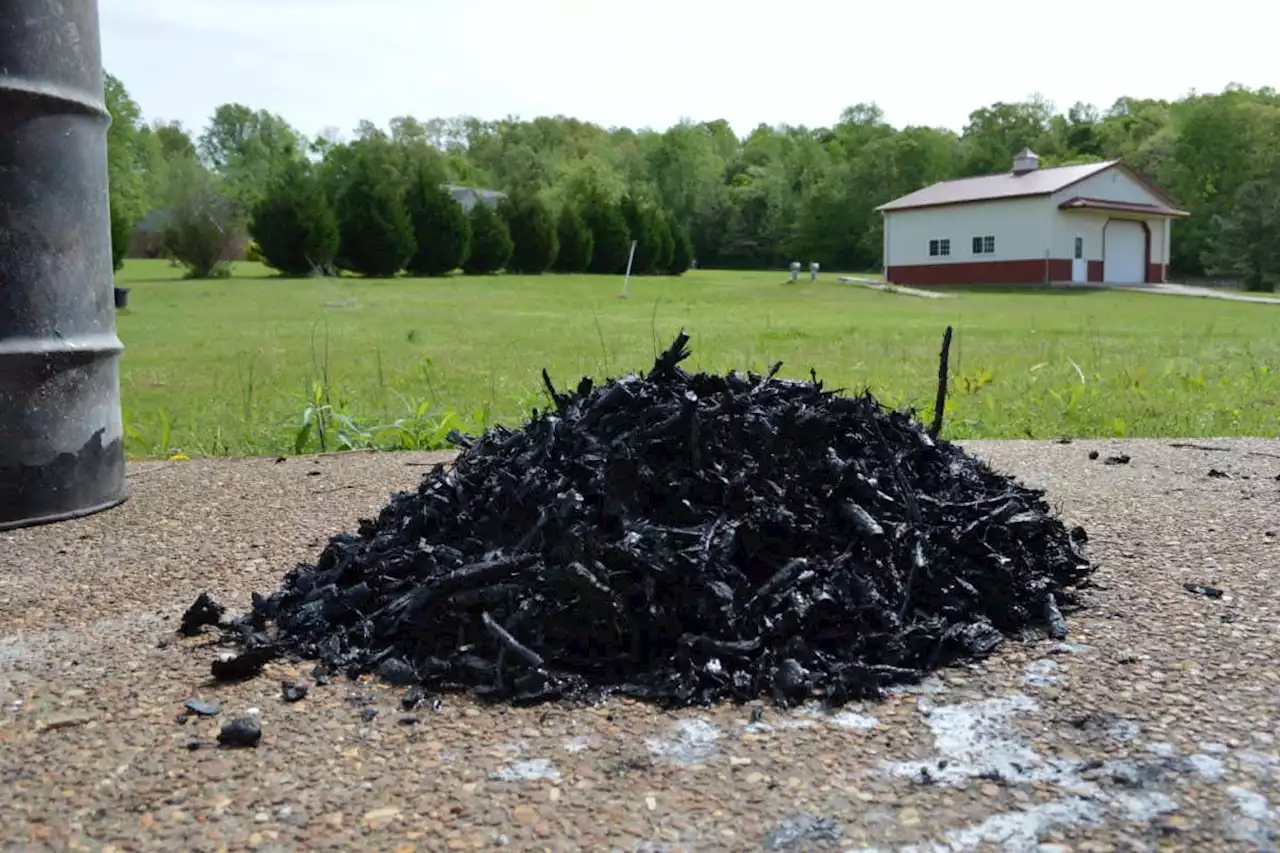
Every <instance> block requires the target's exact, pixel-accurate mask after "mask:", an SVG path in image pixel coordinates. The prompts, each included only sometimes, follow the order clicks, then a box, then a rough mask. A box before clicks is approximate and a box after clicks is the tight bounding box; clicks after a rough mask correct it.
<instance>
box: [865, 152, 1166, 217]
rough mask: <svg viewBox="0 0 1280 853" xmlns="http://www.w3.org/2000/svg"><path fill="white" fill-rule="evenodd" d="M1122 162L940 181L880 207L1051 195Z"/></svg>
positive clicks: (899, 208)
mask: <svg viewBox="0 0 1280 853" xmlns="http://www.w3.org/2000/svg"><path fill="white" fill-rule="evenodd" d="M1119 163H1120V161H1119V160H1104V161H1103V162H1101V163H1080V164H1076V165H1074V166H1053V167H1050V168H1047V169H1035V170H1033V171H1030V172H1023V173H1021V174H1015V173H1013V172H1001V173H999V174H996V175H979V176H978V177H976V178H957V179H956V180H953V181H939V182H938V183H936V184H933V185H932V186H928V187H925V188H924V189H922V190H916V191H915V192H913V193H910V194H908V195H904V196H902V197H901V198H895V199H894V200H893V201H891V202H888V203H886V204H882V205H880V206H879V207H877V208H876V210H881V211H883V210H909V209H911V208H916V207H939V206H942V205H947V204H965V203H968V202H975V201H993V200H995V199H1005V198H1027V197H1031V196H1040V195H1051V194H1053V193H1056V192H1057V191H1058V190H1060V189H1064V188H1065V187H1069V186H1071V185H1072V184H1076V183H1079V182H1080V181H1083V180H1084V179H1085V178H1089V177H1092V176H1094V175H1096V174H1098V173H1099V172H1105V171H1106V170H1107V169H1110V168H1111V167H1112V166H1115V165H1118V164H1119ZM1144 183H1146V182H1145V181H1144ZM1151 189H1152V190H1153V192H1155V193H1156V194H1157V195H1158V196H1161V197H1163V195H1164V194H1163V193H1161V192H1159V190H1156V189H1155V188H1154V187H1152V188H1151Z"/></svg>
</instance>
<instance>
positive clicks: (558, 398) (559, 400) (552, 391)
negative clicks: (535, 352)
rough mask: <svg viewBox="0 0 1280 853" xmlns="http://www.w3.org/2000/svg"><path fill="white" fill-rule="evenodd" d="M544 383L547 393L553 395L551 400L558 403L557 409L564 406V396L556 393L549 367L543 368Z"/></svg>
mask: <svg viewBox="0 0 1280 853" xmlns="http://www.w3.org/2000/svg"><path fill="white" fill-rule="evenodd" d="M542 384H543V385H545V386H546V388H547V393H548V394H550V395H551V402H553V403H555V404H556V409H557V410H560V409H563V408H564V398H562V397H561V396H560V395H559V394H557V393H556V386H555V385H554V384H552V382H551V376H550V374H548V373H547V369H546V368H545V367H544V368H542Z"/></svg>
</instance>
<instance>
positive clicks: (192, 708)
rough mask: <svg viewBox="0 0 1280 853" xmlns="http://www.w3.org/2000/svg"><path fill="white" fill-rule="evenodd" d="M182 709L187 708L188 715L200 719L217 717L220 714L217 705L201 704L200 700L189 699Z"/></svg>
mask: <svg viewBox="0 0 1280 853" xmlns="http://www.w3.org/2000/svg"><path fill="white" fill-rule="evenodd" d="M182 707H184V708H186V709H187V712H188V713H190V714H195V715H196V716H198V717H215V716H217V714H218V706H217V705H211V704H209V703H208V702H201V701H200V700H199V699H188V700H187V701H185V702H183V703H182Z"/></svg>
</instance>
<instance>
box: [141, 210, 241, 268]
mask: <svg viewBox="0 0 1280 853" xmlns="http://www.w3.org/2000/svg"><path fill="white" fill-rule="evenodd" d="M168 224H169V212H168V211H167V210H165V209H163V208H159V207H157V208H155V209H153V210H152V211H151V212H150V213H148V214H147V215H146V216H144V217H142V221H141V222H139V223H138V225H137V227H135V228H134V229H133V236H132V237H131V238H130V239H129V251H128V252H126V253H125V257H127V258H163V257H165V251H164V229H165V226H166V225H168ZM248 245H249V237H248V235H245V234H239V235H237V236H236V238H235V239H234V240H233V241H232V242H231V244H230V246H229V247H228V248H227V251H226V253H225V255H224V257H225V258H226V260H229V261H238V260H241V259H242V258H244V253H245V249H246V248H248Z"/></svg>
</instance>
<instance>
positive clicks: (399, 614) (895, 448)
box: [224, 333, 1096, 719]
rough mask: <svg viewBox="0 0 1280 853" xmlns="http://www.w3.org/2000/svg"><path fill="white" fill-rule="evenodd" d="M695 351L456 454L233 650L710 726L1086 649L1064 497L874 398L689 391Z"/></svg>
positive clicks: (238, 632) (568, 394)
mask: <svg viewBox="0 0 1280 853" xmlns="http://www.w3.org/2000/svg"><path fill="white" fill-rule="evenodd" d="M687 343H688V338H687V337H686V336H685V335H684V334H683V333H681V334H680V336H678V337H677V339H676V341H675V343H674V344H673V345H672V346H671V347H670V348H669V349H668V350H667V351H666V352H664V353H663V354H662V355H660V356H659V357H658V358H657V359H656V361H655V363H654V365H653V368H652V369H651V370H650V371H649V372H647V373H645V374H632V375H628V376H624V377H622V378H620V379H614V380H609V381H607V382H604V383H600V384H597V383H596V382H595V381H594V380H592V379H591V378H589V377H588V378H584V379H583V380H582V381H581V382H579V383H578V384H577V386H576V387H574V388H566V389H563V390H556V389H555V388H554V386H551V385H550V382H549V377H548V380H547V382H546V384H547V385H548V386H550V387H549V397H548V402H549V407H548V408H547V409H546V410H545V411H541V412H535V413H534V414H533V416H532V418H531V420H530V421H529V422H528V423H527V424H526V425H525V426H524V427H523V428H521V429H509V428H506V427H502V426H498V427H494V428H492V429H490V430H489V431H488V432H486V433H485V434H484V435H482V436H473V437H462V436H455V441H456V442H457V443H458V444H459V445H461V446H462V447H463V450H462V452H461V453H460V454H459V456H458V457H457V460H456V462H455V463H454V464H453V465H452V466H451V467H447V468H446V467H445V466H437V467H435V468H434V469H432V470H431V471H430V472H429V473H428V474H427V475H426V476H425V477H424V478H423V479H422V481H421V483H420V484H419V486H418V487H417V489H416V490H414V491H410V492H403V493H399V494H396V495H394V496H392V498H391V500H390V502H389V503H388V504H387V505H386V506H385V507H384V508H383V509H382V511H381V512H380V513H379V515H378V517H377V518H376V519H365V520H362V521H361V522H360V523H359V525H358V528H357V530H355V531H351V532H346V533H341V534H338V535H336V536H334V537H333V538H332V539H330V541H329V544H328V546H327V547H326V548H325V549H324V551H323V553H321V554H320V556H319V559H318V560H317V561H316V562H315V564H314V565H311V564H304V565H299V566H297V567H296V568H294V569H293V570H292V571H290V572H289V573H288V574H287V575H286V576H285V578H284V583H283V586H282V588H281V589H280V590H279V591H277V592H275V593H273V594H271V595H270V596H267V597H262V596H256V597H255V598H254V601H253V608H252V610H251V612H250V613H248V614H247V615H245V616H244V617H241V619H239V620H236V621H235V623H233V624H232V625H229V626H227V627H226V629H225V633H224V637H225V638H226V639H228V641H230V642H231V643H233V644H238V645H239V646H240V647H241V648H242V649H244V650H245V654H253V655H257V656H258V657H265V656H273V655H287V656H291V657H301V658H304V659H311V660H314V661H316V662H317V663H318V664H319V665H320V666H318V667H317V670H316V671H315V672H314V673H313V676H314V677H315V678H316V680H317V683H321V678H328V677H329V675H330V673H338V672H342V673H345V674H347V675H348V676H351V677H355V676H357V675H361V674H364V673H374V674H377V675H378V676H380V677H381V678H382V679H384V680H385V681H388V682H391V683H393V684H398V685H403V686H406V687H414V686H417V687H419V688H421V692H422V693H424V694H425V693H437V692H447V691H457V690H465V689H472V690H475V691H476V692H477V693H478V694H479V695H481V696H482V697H485V698H489V699H496V700H506V701H512V702H517V703H535V702H544V701H549V700H556V699H568V700H573V701H578V700H588V701H590V700H593V699H598V698H601V697H604V696H607V695H610V694H621V695H627V696H633V697H637V698H642V699H647V700H652V701H656V702H660V703H663V704H666V705H669V706H685V705H691V704H702V703H708V702H713V701H716V700H719V699H736V700H740V701H746V700H753V699H758V698H760V697H762V696H768V695H772V696H774V698H775V701H776V702H778V703H779V704H782V705H787V704H792V703H796V702H801V701H804V700H806V699H807V698H809V697H815V696H816V697H821V698H823V699H825V700H827V701H828V702H829V703H831V704H841V703H843V702H846V701H848V700H850V699H858V698H868V697H874V696H877V695H880V693H881V692H882V690H883V689H884V688H885V687H888V686H890V685H892V684H896V683H903V682H916V681H919V680H920V678H921V677H923V675H924V674H925V673H927V672H929V671H930V670H933V669H936V668H939V667H942V666H946V665H949V664H952V663H956V662H960V661H964V660H970V659H974V658H981V657H984V656H986V655H989V654H991V653H992V652H993V651H994V650H995V649H996V648H997V647H998V646H999V645H1000V643H1001V641H1002V640H1003V639H1004V637H1006V636H1017V635H1019V634H1020V633H1021V632H1022V631H1024V630H1026V629H1028V628H1032V627H1036V628H1041V629H1047V630H1048V631H1049V632H1050V633H1052V634H1054V635H1058V634H1061V633H1062V629H1063V624H1062V621H1061V616H1062V613H1063V612H1069V611H1070V610H1071V609H1073V608H1074V607H1076V606H1077V605H1078V604H1079V597H1078V591H1079V590H1080V589H1083V588H1085V587H1088V586H1091V581H1090V578H1091V575H1092V573H1093V571H1094V567H1093V565H1092V564H1091V562H1090V560H1089V559H1088V558H1087V557H1086V555H1085V553H1084V550H1083V548H1084V544H1085V542H1086V540H1087V538H1088V537H1087V536H1086V535H1085V532H1084V531H1083V530H1082V529H1080V528H1074V529H1070V530H1069V529H1068V528H1067V527H1066V526H1064V525H1063V523H1062V522H1061V521H1060V520H1059V519H1058V518H1056V517H1055V516H1054V515H1053V514H1052V511H1051V508H1050V507H1049V505H1048V503H1047V502H1046V501H1045V499H1044V494H1043V492H1042V491H1040V490H1036V489H1031V488H1028V487H1026V486H1023V485H1022V484H1020V483H1018V482H1017V481H1016V480H1014V479H1012V478H1009V477H1006V476H1004V475H1002V474H999V473H997V472H996V471H994V470H992V469H991V468H990V467H988V466H987V465H986V464H985V463H984V462H982V461H980V460H978V459H977V458H975V457H973V456H970V455H969V454H968V453H966V452H965V451H964V450H962V449H961V448H960V447H958V446H956V445H954V444H952V443H950V442H948V441H946V440H944V439H941V438H933V437H931V436H930V435H929V434H928V432H927V431H926V430H925V429H924V428H923V427H922V426H921V425H920V423H919V422H917V421H916V420H914V418H913V417H912V415H911V414H910V413H903V412H892V411H889V410H886V409H884V408H883V407H881V406H880V404H879V403H878V402H877V401H876V400H875V399H874V398H873V397H872V396H871V395H870V394H869V393H865V392H864V393H862V394H860V395H857V396H847V397H846V396H841V395H839V394H837V393H836V392H834V391H831V390H828V389H825V388H824V387H823V386H822V383H821V382H818V381H816V380H814V381H792V380H787V379H781V378H779V377H778V376H777V375H776V373H777V370H776V367H775V369H774V371H773V372H771V373H769V374H767V375H757V374H755V373H747V374H741V373H736V372H732V373H729V374H727V375H709V374H705V373H696V374H694V373H689V372H686V371H685V370H684V369H683V367H682V366H681V363H682V362H683V361H684V360H685V359H686V358H687V357H688V355H689V353H688V350H687V349H686V346H685V345H686V344H687ZM1095 455H1096V454H1095ZM1055 614H1056V615H1055ZM268 636H269V637H270V639H269V640H268V639H267V638H268ZM255 660H256V658H255ZM251 662H252V661H251ZM258 668H259V669H260V665H259V666H258ZM241 669H245V670H248V669H252V667H248V666H245V667H241ZM420 701H421V698H420V697H417V696H416V694H413V693H411V692H406V694H405V698H404V699H403V700H402V707H403V708H404V709H405V710H406V711H408V710H411V709H412V708H413V707H415V706H416V705H417V704H418V702H420ZM365 713H366V714H367V715H368V716H367V718H366V719H372V714H373V709H366V712H365Z"/></svg>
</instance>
